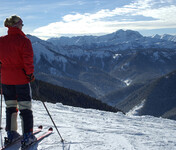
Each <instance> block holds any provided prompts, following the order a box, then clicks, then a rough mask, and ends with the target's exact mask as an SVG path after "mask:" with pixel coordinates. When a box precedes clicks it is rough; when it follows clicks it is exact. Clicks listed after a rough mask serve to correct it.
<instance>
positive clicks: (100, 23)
mask: <svg viewBox="0 0 176 150" xmlns="http://www.w3.org/2000/svg"><path fill="white" fill-rule="evenodd" d="M0 12H1V13H0V36H1V35H5V34H7V28H5V27H4V25H3V24H4V20H5V19H6V18H7V17H9V16H11V15H18V16H20V17H21V18H22V20H23V23H24V27H23V31H24V33H25V34H31V35H34V36H37V37H39V38H41V39H45V40H46V39H48V38H51V37H61V36H69V37H72V36H78V35H97V36H98V35H105V34H108V33H112V32H115V31H117V30H119V29H123V30H135V31H138V32H140V33H141V34H142V35H144V36H152V35H155V34H159V35H163V34H171V35H176V17H175V14H176V0H18V1H17V0H0Z"/></svg>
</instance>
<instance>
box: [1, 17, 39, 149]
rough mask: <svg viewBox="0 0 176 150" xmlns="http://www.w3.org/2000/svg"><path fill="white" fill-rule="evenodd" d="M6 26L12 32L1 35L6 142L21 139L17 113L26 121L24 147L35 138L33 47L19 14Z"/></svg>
mask: <svg viewBox="0 0 176 150" xmlns="http://www.w3.org/2000/svg"><path fill="white" fill-rule="evenodd" d="M4 26H5V27H7V28H8V35H6V36H2V37H0V62H1V83H2V90H3V95H4V98H5V103H6V131H7V137H5V144H9V143H11V142H12V141H13V140H15V139H16V138H18V136H19V133H18V132H17V113H18V110H19V111H20V117H21V120H22V123H21V124H22V130H23V131H22V132H23V139H22V141H21V142H22V146H24V145H28V144H30V143H31V142H33V141H34V140H36V138H35V136H33V135H32V132H33V112H32V109H31V99H32V95H31V87H30V82H31V81H33V80H34V75H33V72H34V65H33V49H32V45H31V41H30V40H29V39H28V38H27V37H26V35H25V34H24V33H23V32H22V27H23V21H22V19H21V18H20V17H19V16H16V15H13V16H11V17H9V18H6V20H5V21H4Z"/></svg>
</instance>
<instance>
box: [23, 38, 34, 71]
mask: <svg viewBox="0 0 176 150" xmlns="http://www.w3.org/2000/svg"><path fill="white" fill-rule="evenodd" d="M33 56H34V54H33V49H32V44H31V41H30V40H29V39H26V40H25V43H24V47H23V63H24V70H25V72H26V74H31V73H33V72H34V64H33V63H34V62H33Z"/></svg>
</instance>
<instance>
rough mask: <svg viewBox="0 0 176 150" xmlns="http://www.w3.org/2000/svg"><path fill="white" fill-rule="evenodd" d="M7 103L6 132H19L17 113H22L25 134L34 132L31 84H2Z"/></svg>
mask: <svg viewBox="0 0 176 150" xmlns="http://www.w3.org/2000/svg"><path fill="white" fill-rule="evenodd" d="M2 90H3V95H4V98H5V103H6V131H17V113H18V110H19V111H20V117H21V125H22V130H23V134H24V133H28V132H32V131H33V113H32V109H31V99H32V94H31V87H30V84H24V85H6V84H2Z"/></svg>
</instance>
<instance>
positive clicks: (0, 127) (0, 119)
mask: <svg viewBox="0 0 176 150" xmlns="http://www.w3.org/2000/svg"><path fill="white" fill-rule="evenodd" d="M0 82H1V62H0ZM0 84H1V116H0V130H1V129H2V126H1V125H2V82H1V83H0Z"/></svg>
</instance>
